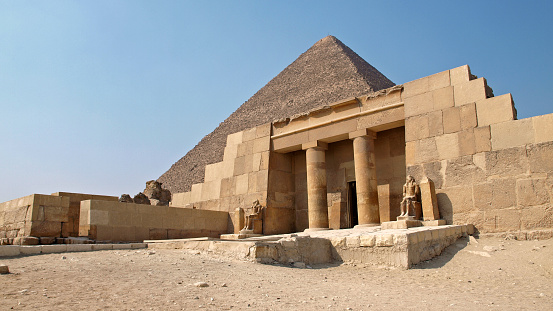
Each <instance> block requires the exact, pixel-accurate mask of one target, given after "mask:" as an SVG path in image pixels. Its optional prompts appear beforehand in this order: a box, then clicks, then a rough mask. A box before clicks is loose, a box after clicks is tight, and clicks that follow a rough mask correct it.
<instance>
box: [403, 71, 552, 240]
mask: <svg viewBox="0 0 553 311" xmlns="http://www.w3.org/2000/svg"><path fill="white" fill-rule="evenodd" d="M492 96H493V94H492V93H491V92H490V89H489V88H488V87H487V85H486V80H485V79H483V78H480V79H478V78H475V77H474V76H473V75H472V74H471V73H470V70H469V68H468V66H462V67H458V68H455V69H452V70H448V71H444V72H441V73H438V74H435V75H432V76H429V77H425V78H422V79H419V80H415V81H412V82H409V83H406V84H405V85H404V90H403V93H402V97H403V100H404V104H405V117H406V119H405V140H406V164H407V173H408V174H411V175H413V176H414V177H415V178H416V179H417V180H420V179H421V178H422V176H424V175H426V176H428V177H429V178H431V179H432V180H433V181H434V182H435V185H436V192H437V197H438V205H439V209H440V214H441V216H442V218H444V219H446V220H447V221H448V223H450V224H451V223H453V224H464V223H472V224H474V225H475V226H476V228H477V230H479V231H480V232H507V231H520V230H533V229H541V228H551V227H552V226H553V207H552V203H551V202H552V201H553V160H552V159H553V157H552V156H551V155H552V154H553V114H550V115H544V116H538V117H533V118H528V119H522V120H516V110H515V108H514V103H513V99H512V97H511V95H510V94H506V95H501V96H497V97H492Z"/></svg>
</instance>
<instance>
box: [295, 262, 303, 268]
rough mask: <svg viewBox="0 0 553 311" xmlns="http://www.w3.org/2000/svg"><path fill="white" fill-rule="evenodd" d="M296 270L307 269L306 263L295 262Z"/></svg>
mask: <svg viewBox="0 0 553 311" xmlns="http://www.w3.org/2000/svg"><path fill="white" fill-rule="evenodd" d="M294 268H300V269H303V268H305V263H304V262H301V261H297V262H294Z"/></svg>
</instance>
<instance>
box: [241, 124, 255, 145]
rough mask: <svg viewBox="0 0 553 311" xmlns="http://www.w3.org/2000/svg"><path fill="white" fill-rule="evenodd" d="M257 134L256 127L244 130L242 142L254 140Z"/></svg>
mask: <svg viewBox="0 0 553 311" xmlns="http://www.w3.org/2000/svg"><path fill="white" fill-rule="evenodd" d="M256 134H257V129H256V128H255V127H253V128H251V129H247V130H244V131H243V134H242V142H246V141H250V140H254V139H255V138H256V137H255V136H256Z"/></svg>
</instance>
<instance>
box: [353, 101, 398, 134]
mask: <svg viewBox="0 0 553 311" xmlns="http://www.w3.org/2000/svg"><path fill="white" fill-rule="evenodd" d="M404 119H405V109H404V107H403V106H399V107H395V108H391V109H386V110H383V111H380V112H376V113H371V114H367V115H363V116H361V117H359V118H357V120H358V122H357V129H359V130H360V129H367V128H370V129H372V130H374V131H384V130H387V129H391V128H396V127H398V126H401V125H402V123H403V120H404Z"/></svg>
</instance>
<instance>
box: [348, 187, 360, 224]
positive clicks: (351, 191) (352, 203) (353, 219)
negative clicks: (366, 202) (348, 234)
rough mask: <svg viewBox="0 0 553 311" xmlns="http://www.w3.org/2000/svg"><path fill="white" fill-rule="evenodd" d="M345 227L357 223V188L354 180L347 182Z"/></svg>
mask: <svg viewBox="0 0 553 311" xmlns="http://www.w3.org/2000/svg"><path fill="white" fill-rule="evenodd" d="M346 223H347V227H346V228H353V227H354V226H356V225H358V224H359V219H358V217H357V190H356V188H355V181H350V182H348V207H347V211H346Z"/></svg>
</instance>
